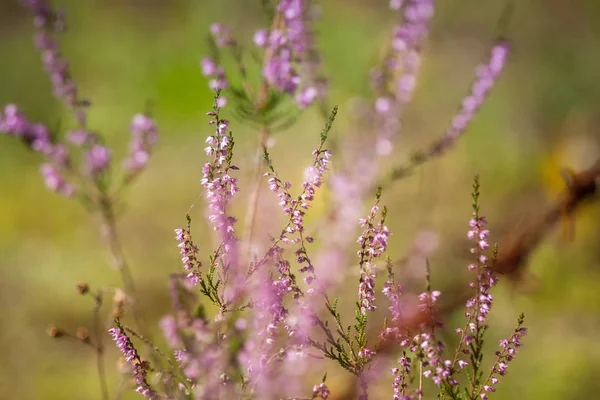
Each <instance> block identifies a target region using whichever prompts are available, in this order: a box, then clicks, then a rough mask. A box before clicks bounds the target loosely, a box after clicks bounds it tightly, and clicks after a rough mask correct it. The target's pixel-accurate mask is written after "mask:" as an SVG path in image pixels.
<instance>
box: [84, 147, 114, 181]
mask: <svg viewBox="0 0 600 400" xmlns="http://www.w3.org/2000/svg"><path fill="white" fill-rule="evenodd" d="M84 159H85V169H86V171H87V173H89V174H90V175H91V176H97V175H99V174H102V173H103V172H105V171H106V170H107V168H108V167H109V165H110V160H111V154H110V150H109V149H107V148H106V147H104V146H102V145H99V144H94V145H92V146H91V147H90V148H89V149H87V150H86V152H85V155H84Z"/></svg>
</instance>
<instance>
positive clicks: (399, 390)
mask: <svg viewBox="0 0 600 400" xmlns="http://www.w3.org/2000/svg"><path fill="white" fill-rule="evenodd" d="M398 365H399V366H398V367H393V368H392V375H393V376H394V381H393V383H392V388H393V389H394V395H393V397H392V399H393V400H412V399H413V397H411V396H410V395H407V393H406V389H407V386H408V384H409V382H408V377H409V376H410V374H411V370H412V365H411V359H410V358H409V357H406V356H402V357H400V358H399V359H398Z"/></svg>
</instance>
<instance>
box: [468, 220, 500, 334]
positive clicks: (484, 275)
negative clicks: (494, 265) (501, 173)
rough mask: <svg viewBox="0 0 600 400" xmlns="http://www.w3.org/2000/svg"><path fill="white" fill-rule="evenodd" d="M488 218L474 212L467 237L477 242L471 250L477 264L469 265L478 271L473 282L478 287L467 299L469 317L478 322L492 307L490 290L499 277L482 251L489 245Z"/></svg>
mask: <svg viewBox="0 0 600 400" xmlns="http://www.w3.org/2000/svg"><path fill="white" fill-rule="evenodd" d="M485 224H486V219H485V217H480V216H478V215H477V214H475V213H473V218H472V219H471V220H470V221H469V226H470V227H471V229H470V230H469V232H467V237H469V238H470V239H471V240H473V241H474V242H475V245H476V246H475V247H473V248H472V249H471V252H472V253H473V254H475V257H476V259H477V263H476V264H471V265H469V267H468V269H469V270H475V271H476V273H477V280H476V282H472V283H471V286H472V287H475V288H477V293H476V295H475V296H474V297H473V298H471V299H469V300H468V301H467V312H466V315H467V318H469V320H470V321H471V320H472V318H475V319H476V320H477V323H478V324H483V323H484V322H485V320H486V318H487V315H488V313H489V312H490V310H491V308H492V302H493V300H494V297H493V296H492V295H491V294H490V293H489V290H490V289H491V288H492V287H493V286H494V285H496V282H497V280H498V279H497V278H496V277H495V276H494V274H493V271H492V269H491V267H489V266H488V265H487V264H486V263H487V257H486V256H485V255H484V254H482V251H483V250H485V249H486V248H487V247H489V244H488V241H487V238H488V235H489V231H488V230H487V229H485Z"/></svg>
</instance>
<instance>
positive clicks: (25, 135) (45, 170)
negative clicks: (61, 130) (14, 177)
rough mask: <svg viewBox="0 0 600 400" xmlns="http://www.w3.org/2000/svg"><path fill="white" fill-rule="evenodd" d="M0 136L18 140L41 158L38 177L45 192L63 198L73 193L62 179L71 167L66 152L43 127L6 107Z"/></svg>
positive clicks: (17, 111) (1, 119) (0, 125)
mask: <svg viewBox="0 0 600 400" xmlns="http://www.w3.org/2000/svg"><path fill="white" fill-rule="evenodd" d="M0 133H5V134H7V135H9V136H13V137H17V138H20V139H21V140H23V142H24V143H25V144H26V145H27V146H28V147H29V148H31V149H32V150H34V151H37V152H40V153H42V154H43V155H44V157H45V160H46V162H45V163H44V164H42V165H41V167H40V173H41V174H42V177H43V178H44V182H45V184H46V187H48V189H50V190H52V191H53V192H56V193H59V194H61V195H63V196H66V197H70V196H72V195H73V194H74V193H75V186H74V185H73V184H71V183H69V182H68V181H67V179H66V178H65V172H66V171H67V170H68V169H70V167H71V160H70V157H69V154H68V151H67V149H66V147H65V146H63V145H62V144H55V143H54V142H53V140H52V137H51V136H50V133H49V131H48V128H46V126H44V125H43V124H33V123H31V122H29V121H28V120H27V118H26V117H25V116H24V115H23V114H22V113H21V111H19V109H18V108H17V106H15V105H12V104H9V105H7V106H6V107H5V108H4V112H0Z"/></svg>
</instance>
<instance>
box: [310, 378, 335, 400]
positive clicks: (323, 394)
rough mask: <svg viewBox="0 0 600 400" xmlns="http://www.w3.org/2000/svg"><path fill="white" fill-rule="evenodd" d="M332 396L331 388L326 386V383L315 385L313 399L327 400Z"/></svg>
mask: <svg viewBox="0 0 600 400" xmlns="http://www.w3.org/2000/svg"><path fill="white" fill-rule="evenodd" d="M330 394H331V392H330V390H329V388H328V387H327V385H326V384H325V382H321V383H319V384H318V385H315V387H313V397H312V398H313V399H316V398H319V397H320V398H322V399H327V398H328V397H329V395H330Z"/></svg>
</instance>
